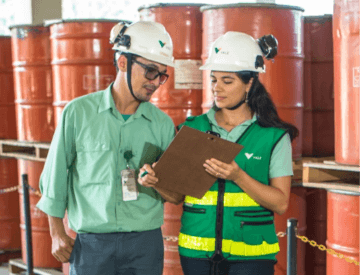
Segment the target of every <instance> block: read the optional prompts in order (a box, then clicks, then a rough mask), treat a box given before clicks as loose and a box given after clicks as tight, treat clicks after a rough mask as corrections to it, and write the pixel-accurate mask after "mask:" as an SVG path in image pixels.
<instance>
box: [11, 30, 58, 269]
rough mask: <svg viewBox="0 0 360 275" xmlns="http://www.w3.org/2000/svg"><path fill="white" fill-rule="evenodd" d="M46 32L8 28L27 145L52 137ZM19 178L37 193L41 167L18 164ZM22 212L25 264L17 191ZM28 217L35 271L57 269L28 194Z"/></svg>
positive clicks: (20, 128) (42, 219)
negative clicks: (25, 180)
mask: <svg viewBox="0 0 360 275" xmlns="http://www.w3.org/2000/svg"><path fill="white" fill-rule="evenodd" d="M49 35H50V32H49V28H47V27H44V26H42V25H18V26H12V27H11V36H12V38H11V42H12V57H13V67H14V88H15V102H16V118H17V133H18V139H19V140H21V141H30V142H50V141H51V139H52V136H53V133H54V112H53V108H52V90H51V88H52V87H51V85H52V83H51V65H50V39H49ZM18 165H19V174H18V179H19V181H21V175H22V174H27V175H28V182H29V185H30V186H32V187H33V188H34V189H36V190H39V179H40V175H41V172H42V169H43V167H44V163H42V162H36V161H28V160H18ZM19 196H20V207H21V208H20V209H21V215H20V216H21V241H22V258H23V261H24V262H25V263H26V238H25V236H26V234H25V217H24V213H23V204H22V197H23V194H22V190H20V191H19ZM29 197H30V198H29V199H30V217H31V230H32V245H33V264H34V266H35V267H48V268H55V267H60V266H61V263H60V262H58V261H57V260H56V259H55V258H54V257H53V256H52V254H51V237H50V230H49V223H48V219H47V215H46V214H45V213H43V212H41V211H40V210H39V209H37V208H36V204H37V202H38V201H39V200H40V198H39V197H38V196H36V195H35V194H34V193H30V194H29Z"/></svg>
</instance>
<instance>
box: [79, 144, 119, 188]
mask: <svg viewBox="0 0 360 275" xmlns="http://www.w3.org/2000/svg"><path fill="white" fill-rule="evenodd" d="M76 151H77V159H76V170H77V173H78V176H79V181H80V183H84V184H85V183H105V182H108V181H109V180H110V179H111V176H112V173H111V167H112V166H111V163H112V161H111V157H112V154H111V146H110V142H109V141H99V142H97V141H86V142H82V143H80V144H78V145H77V146H76Z"/></svg>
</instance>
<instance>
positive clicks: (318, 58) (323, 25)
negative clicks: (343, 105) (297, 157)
mask: <svg viewBox="0 0 360 275" xmlns="http://www.w3.org/2000/svg"><path fill="white" fill-rule="evenodd" d="M304 29H305V35H304V45H305V46H304V47H305V62H304V126H303V155H304V156H316V157H326V156H333V155H334V147H335V133H334V72H333V70H334V62H333V41H332V16H331V15H324V16H307V17H305V18H304Z"/></svg>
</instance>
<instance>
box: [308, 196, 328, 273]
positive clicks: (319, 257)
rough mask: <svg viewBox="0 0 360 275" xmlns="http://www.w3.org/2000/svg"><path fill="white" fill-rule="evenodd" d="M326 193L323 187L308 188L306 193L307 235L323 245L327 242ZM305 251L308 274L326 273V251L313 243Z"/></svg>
mask: <svg viewBox="0 0 360 275" xmlns="http://www.w3.org/2000/svg"><path fill="white" fill-rule="evenodd" d="M326 193H327V192H326V190H322V189H308V192H307V194H306V225H307V230H306V237H307V238H308V239H309V240H314V241H316V242H317V243H318V244H323V245H325V242H326V213H327V203H326V196H327V194H326ZM305 251H306V253H305V270H306V274H316V275H325V274H326V253H324V251H321V250H319V249H317V248H316V247H312V246H311V245H307V246H306V250H305Z"/></svg>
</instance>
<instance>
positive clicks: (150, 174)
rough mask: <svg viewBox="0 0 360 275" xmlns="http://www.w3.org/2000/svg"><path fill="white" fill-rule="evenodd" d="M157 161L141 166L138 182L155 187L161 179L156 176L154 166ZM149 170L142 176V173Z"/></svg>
mask: <svg viewBox="0 0 360 275" xmlns="http://www.w3.org/2000/svg"><path fill="white" fill-rule="evenodd" d="M155 165H156V162H154V163H153V164H152V166H150V164H144V166H143V167H142V168H140V171H139V176H138V183H139V184H141V185H142V186H145V187H154V186H155V185H156V183H157V182H158V181H159V180H158V178H157V177H155V172H154V170H153V169H152V168H154V167H155ZM145 171H146V172H147V174H146V175H145V176H143V177H141V175H142V173H144V172H145Z"/></svg>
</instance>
